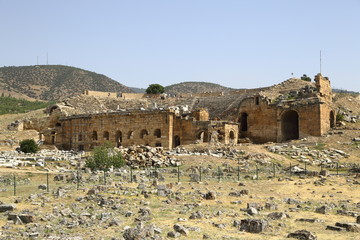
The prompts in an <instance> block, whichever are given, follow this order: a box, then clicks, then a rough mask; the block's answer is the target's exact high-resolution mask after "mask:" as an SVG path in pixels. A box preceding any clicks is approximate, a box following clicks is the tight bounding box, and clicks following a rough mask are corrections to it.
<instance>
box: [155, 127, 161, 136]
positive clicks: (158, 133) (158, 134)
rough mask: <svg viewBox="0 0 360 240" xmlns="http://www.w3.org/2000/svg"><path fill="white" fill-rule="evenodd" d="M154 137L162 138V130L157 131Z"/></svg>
mask: <svg viewBox="0 0 360 240" xmlns="http://www.w3.org/2000/svg"><path fill="white" fill-rule="evenodd" d="M154 136H155V137H157V138H161V130H160V129H155V131H154Z"/></svg>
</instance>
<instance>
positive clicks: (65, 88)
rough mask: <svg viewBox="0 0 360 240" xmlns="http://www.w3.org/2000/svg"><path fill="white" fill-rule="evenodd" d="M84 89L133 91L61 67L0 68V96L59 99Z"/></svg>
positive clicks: (90, 75) (93, 75) (77, 70)
mask: <svg viewBox="0 0 360 240" xmlns="http://www.w3.org/2000/svg"><path fill="white" fill-rule="evenodd" d="M84 90H93V91H111V92H118V93H120V92H133V91H132V90H131V89H130V88H128V87H126V86H124V85H122V84H120V83H119V82H117V81H115V80H113V79H111V78H108V77H106V76H104V75H101V74H97V73H94V72H90V71H86V70H83V69H79V68H75V67H69V66H62V65H37V66H20V67H1V68H0V93H4V94H5V96H8V95H11V96H16V97H18V98H27V99H28V98H32V99H37V100H47V101H48V100H60V99H64V98H68V97H72V96H76V95H79V94H81V93H83V92H84Z"/></svg>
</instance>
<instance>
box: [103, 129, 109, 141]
mask: <svg viewBox="0 0 360 240" xmlns="http://www.w3.org/2000/svg"><path fill="white" fill-rule="evenodd" d="M103 137H104V140H106V141H109V139H110V134H109V132H108V131H104V135H103Z"/></svg>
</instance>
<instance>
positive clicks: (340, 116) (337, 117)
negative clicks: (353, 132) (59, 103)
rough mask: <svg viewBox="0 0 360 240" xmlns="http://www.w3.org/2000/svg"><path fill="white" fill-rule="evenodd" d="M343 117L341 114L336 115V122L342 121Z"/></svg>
mask: <svg viewBox="0 0 360 240" xmlns="http://www.w3.org/2000/svg"><path fill="white" fill-rule="evenodd" d="M344 119H345V116H344V115H343V114H341V113H338V114H336V122H341V121H344Z"/></svg>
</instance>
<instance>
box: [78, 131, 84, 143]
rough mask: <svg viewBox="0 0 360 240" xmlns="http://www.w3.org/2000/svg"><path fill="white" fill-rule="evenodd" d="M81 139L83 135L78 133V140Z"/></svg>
mask: <svg viewBox="0 0 360 240" xmlns="http://www.w3.org/2000/svg"><path fill="white" fill-rule="evenodd" d="M82 140H83V135H82V134H81V133H80V134H79V136H78V141H79V142H81V141H82Z"/></svg>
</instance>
